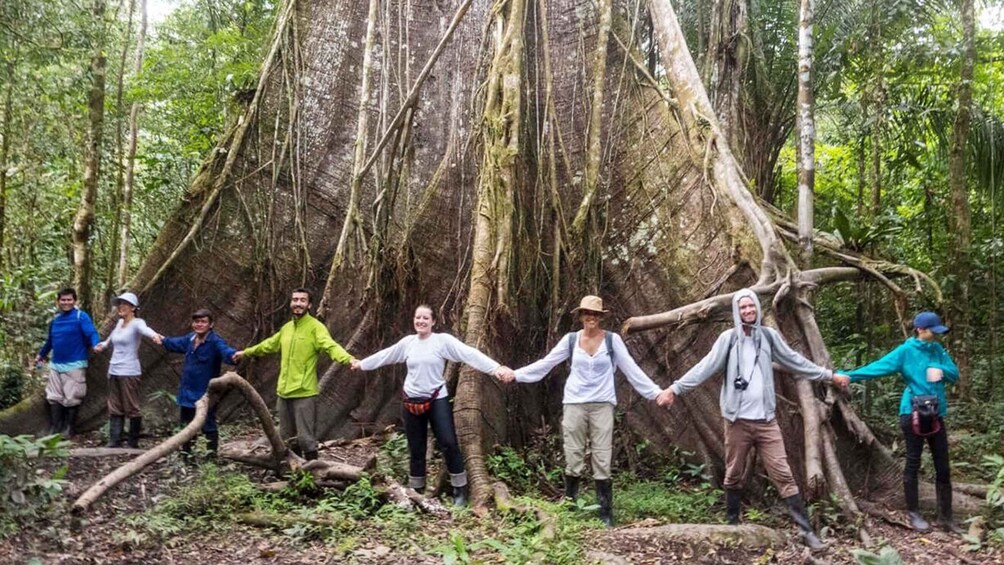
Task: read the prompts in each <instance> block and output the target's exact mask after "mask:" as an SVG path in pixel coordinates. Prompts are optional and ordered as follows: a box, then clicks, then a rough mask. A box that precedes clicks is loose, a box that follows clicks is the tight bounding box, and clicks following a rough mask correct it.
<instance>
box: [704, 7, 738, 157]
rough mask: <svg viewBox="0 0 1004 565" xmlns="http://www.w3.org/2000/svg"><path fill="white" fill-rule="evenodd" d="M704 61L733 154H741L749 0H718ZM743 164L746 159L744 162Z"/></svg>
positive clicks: (706, 78) (715, 105)
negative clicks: (743, 77) (742, 97)
mask: <svg viewBox="0 0 1004 565" xmlns="http://www.w3.org/2000/svg"><path fill="white" fill-rule="evenodd" d="M710 30H711V31H710V37H709V41H708V49H707V59H706V61H705V65H704V75H705V76H704V83H705V85H706V88H707V90H708V94H709V96H710V97H711V103H712V105H713V106H714V108H715V115H716V116H717V117H718V121H719V123H720V125H721V128H722V131H723V132H724V133H725V136H726V138H727V139H728V141H729V147H731V148H732V152H733V154H735V155H736V156H737V157H739V158H741V157H742V156H743V147H742V138H743V135H742V126H743V124H742V119H741V115H742V108H741V106H742V99H741V92H742V91H741V86H742V75H743V68H744V66H745V64H746V58H747V54H748V51H749V50H748V48H747V44H748V37H749V16H748V7H747V3H746V0H715V3H714V7H713V8H712V11H711V25H710ZM740 164H742V163H740Z"/></svg>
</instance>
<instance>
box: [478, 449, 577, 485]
mask: <svg viewBox="0 0 1004 565" xmlns="http://www.w3.org/2000/svg"><path fill="white" fill-rule="evenodd" d="M487 463H488V472H490V473H491V474H492V476H493V477H496V478H497V479H499V480H500V481H502V482H504V483H506V485H508V486H509V487H510V488H512V489H513V490H514V491H515V492H519V493H538V492H539V491H540V490H539V489H540V485H541V484H558V483H560V482H561V473H562V471H561V468H559V467H554V466H551V465H549V464H548V462H547V460H546V459H545V458H544V456H543V455H541V453H540V452H537V451H533V450H531V451H524V452H522V453H520V452H519V451H516V450H515V449H513V448H512V447H508V446H506V447H501V448H500V449H499V450H498V451H496V452H495V453H493V454H492V455H489V456H488V459H487Z"/></svg>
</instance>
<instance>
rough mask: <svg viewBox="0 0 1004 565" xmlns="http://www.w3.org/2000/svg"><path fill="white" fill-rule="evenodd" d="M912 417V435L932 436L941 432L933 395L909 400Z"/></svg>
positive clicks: (936, 405) (937, 406)
mask: <svg viewBox="0 0 1004 565" xmlns="http://www.w3.org/2000/svg"><path fill="white" fill-rule="evenodd" d="M910 406H911V408H912V416H913V433H914V435H918V436H929V435H934V434H936V433H938V432H940V431H941V418H939V417H938V414H939V412H940V410H939V408H940V406H939V401H938V397H937V396H936V395H933V394H925V395H922V396H914V397H913V398H912V399H911V400H910Z"/></svg>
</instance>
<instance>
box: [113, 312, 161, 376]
mask: <svg viewBox="0 0 1004 565" xmlns="http://www.w3.org/2000/svg"><path fill="white" fill-rule="evenodd" d="M144 335H145V336H146V337H149V338H151V339H152V338H154V337H156V336H157V332H155V331H153V330H151V329H150V327H149V326H147V325H146V322H144V321H143V320H142V319H141V318H133V319H132V321H131V322H129V325H128V326H125V327H123V326H122V319H121V318H119V321H118V323H116V324H115V329H114V330H112V333H110V334H108V339H106V340H104V341H102V342H101V345H102V346H104V347H108V345H109V344H111V347H112V359H111V361H109V362H108V375H109V376H111V377H138V376H140V374H142V370H141V369H140V366H139V343H140V339H141V336H144Z"/></svg>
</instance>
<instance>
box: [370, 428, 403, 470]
mask: <svg viewBox="0 0 1004 565" xmlns="http://www.w3.org/2000/svg"><path fill="white" fill-rule="evenodd" d="M377 471H378V472H379V473H380V474H382V475H385V476H388V477H406V476H408V440H407V438H405V437H404V434H401V433H398V432H394V433H393V434H391V436H390V437H389V438H387V441H385V442H384V443H383V445H381V446H380V452H379V453H378V454H377Z"/></svg>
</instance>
